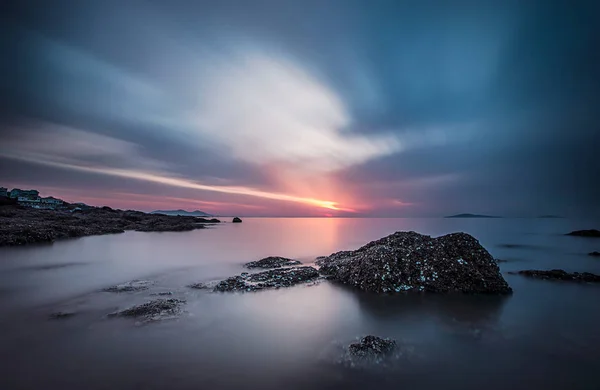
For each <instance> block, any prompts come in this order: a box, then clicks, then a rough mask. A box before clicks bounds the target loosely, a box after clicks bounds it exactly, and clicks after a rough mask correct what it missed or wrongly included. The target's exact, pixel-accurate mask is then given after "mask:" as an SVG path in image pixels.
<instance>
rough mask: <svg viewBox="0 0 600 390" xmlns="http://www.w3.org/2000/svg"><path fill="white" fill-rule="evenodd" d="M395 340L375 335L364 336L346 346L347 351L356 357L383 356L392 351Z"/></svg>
mask: <svg viewBox="0 0 600 390" xmlns="http://www.w3.org/2000/svg"><path fill="white" fill-rule="evenodd" d="M395 347H396V341H394V340H391V339H382V338H381V337H377V336H371V335H369V336H365V337H363V338H362V339H361V340H360V342H358V343H353V344H350V345H349V346H348V352H349V353H350V354H351V355H353V356H357V357H369V356H383V355H387V354H389V353H391V352H393V351H394V348H395Z"/></svg>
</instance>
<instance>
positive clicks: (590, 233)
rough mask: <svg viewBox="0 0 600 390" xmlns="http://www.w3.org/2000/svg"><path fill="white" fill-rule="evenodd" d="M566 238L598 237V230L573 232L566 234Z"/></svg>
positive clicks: (599, 235)
mask: <svg viewBox="0 0 600 390" xmlns="http://www.w3.org/2000/svg"><path fill="white" fill-rule="evenodd" d="M566 235H567V236H576V237H600V230H596V229H588V230H575V231H572V232H571V233H567V234H566Z"/></svg>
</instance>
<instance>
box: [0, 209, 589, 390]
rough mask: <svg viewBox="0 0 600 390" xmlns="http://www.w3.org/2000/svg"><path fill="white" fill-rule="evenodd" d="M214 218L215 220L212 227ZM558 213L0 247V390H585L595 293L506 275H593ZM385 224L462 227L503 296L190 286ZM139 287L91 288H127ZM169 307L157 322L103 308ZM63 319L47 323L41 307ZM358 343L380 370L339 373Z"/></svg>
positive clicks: (332, 246) (319, 249) (355, 243)
mask: <svg viewBox="0 0 600 390" xmlns="http://www.w3.org/2000/svg"><path fill="white" fill-rule="evenodd" d="M229 221H230V219H229ZM599 225H600V221H591V220H585V219H569V218H548V219H542V218H539V219H537V218H531V219H527V218H520V219H509V218H498V219H443V218H420V219H409V218H398V219H396V218H381V219H368V218H360V219H352V218H244V221H243V223H241V224H233V223H222V224H220V225H217V226H214V227H210V228H206V229H200V230H195V231H190V232H174V233H169V232H165V233H143V232H126V233H124V234H116V235H105V236H92V237H84V238H79V239H72V240H63V241H58V242H55V243H54V244H49V245H32V246H27V247H10V248H0V310H1V313H2V315H1V316H0V351H1V356H2V358H1V362H0V389H6V390H12V389H44V390H45V389H61V390H70V389H77V390H80V389H215V390H218V389H267V390H270V389H365V390H368V389H376V388H379V389H384V388H385V389H440V388H443V389H460V390H467V389H511V390H518V389H523V390H531V389H549V390H551V389H569V390H575V389H589V390H598V389H600V285H591V284H576V283H566V282H551V281H543V280H534V279H527V278H525V277H522V276H520V275H513V274H509V272H510V271H519V270H523V269H554V268H561V269H564V270H566V271H576V272H593V273H597V274H600V259H599V258H597V257H592V256H588V253H589V252H592V251H600V239H594V238H580V237H571V236H565V235H564V234H565V233H567V232H569V231H571V230H576V229H591V228H599V227H600V226H599ZM396 231H416V232H419V233H423V234H428V235H431V236H440V235H443V234H447V233H452V232H466V233H469V234H471V235H473V236H475V237H476V238H477V239H478V240H479V241H480V243H481V244H482V245H483V246H484V247H485V248H486V249H487V250H488V251H489V252H490V253H491V254H492V255H493V256H494V257H495V258H497V259H498V260H499V267H500V270H501V272H502V274H503V276H504V278H505V279H506V280H507V281H508V283H509V284H510V286H511V287H512V288H513V290H514V293H513V294H512V295H510V296H504V297H498V296H477V295H460V294H450V295H443V294H425V293H400V294H395V295H374V294H369V293H364V292H361V291H357V290H355V289H352V288H348V287H347V286H343V285H338V284H335V283H333V282H330V281H321V282H318V283H310V284H307V285H299V286H295V287H292V288H284V289H279V290H271V291H261V292H251V293H213V292H210V291H207V290H196V289H191V288H189V287H187V286H189V285H190V284H192V283H197V282H203V283H204V282H210V281H214V280H219V279H224V278H227V277H229V276H233V275H238V274H240V273H241V272H244V268H243V264H244V263H246V262H249V261H253V260H258V259H261V258H263V257H266V256H284V257H290V258H294V259H298V260H300V261H302V262H303V263H306V264H308V265H310V264H312V263H314V260H315V257H317V256H323V255H329V254H331V253H333V252H337V251H340V250H351V249H356V248H358V247H360V246H362V245H364V244H366V243H367V242H369V241H372V240H376V239H378V238H381V237H384V236H386V235H388V234H391V233H393V232H396ZM135 279H138V280H149V281H151V282H152V285H151V286H150V288H149V289H147V290H143V291H135V292H124V293H111V292H105V291H103V289H104V288H106V287H109V286H111V285H116V284H120V283H124V282H127V281H130V280H135ZM160 292H171V293H172V295H171V296H169V297H167V298H179V299H185V300H186V304H185V305H184V306H183V310H184V311H183V313H182V315H181V316H179V317H177V318H172V319H168V320H164V321H156V322H150V323H147V322H142V321H139V320H136V319H130V318H114V317H110V316H108V314H109V313H111V312H114V311H116V310H119V309H124V308H128V307H130V306H132V305H136V304H141V303H144V302H147V301H149V300H150V299H155V298H157V297H156V296H153V295H151V294H156V293H160ZM60 311H62V312H73V313H75V315H73V316H72V317H69V318H64V319H51V318H50V317H49V316H50V315H51V314H52V313H55V312H60ZM365 335H376V336H380V337H389V338H392V339H395V340H396V341H397V343H398V346H400V347H401V348H400V350H401V351H402V353H401V354H400V355H397V356H396V358H395V359H394V361H393V363H389V364H388V363H386V362H372V363H370V364H358V365H355V364H354V363H349V362H348V361H347V360H345V357H344V356H345V355H344V348H345V347H347V345H348V344H350V343H352V342H355V341H356V340H358V339H359V338H360V337H363V336H365Z"/></svg>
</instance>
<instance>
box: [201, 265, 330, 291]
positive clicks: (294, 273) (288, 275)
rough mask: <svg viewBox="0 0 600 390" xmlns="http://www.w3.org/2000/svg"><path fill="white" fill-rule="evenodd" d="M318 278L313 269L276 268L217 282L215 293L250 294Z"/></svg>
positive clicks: (317, 272) (316, 272)
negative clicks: (237, 292) (235, 292)
mask: <svg viewBox="0 0 600 390" xmlns="http://www.w3.org/2000/svg"><path fill="white" fill-rule="evenodd" d="M318 278H319V271H317V270H316V269H315V268H313V267H293V268H278V269H273V270H269V271H263V272H259V273H255V274H248V273H242V274H241V275H239V276H234V277H231V278H228V279H225V280H223V281H221V282H219V283H218V284H217V285H216V286H215V287H214V288H213V291H215V292H232V291H239V292H250V291H260V290H265V289H274V288H281V287H291V286H295V285H297V284H300V283H306V282H310V281H314V280H316V279H318Z"/></svg>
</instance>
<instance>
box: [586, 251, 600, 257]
mask: <svg viewBox="0 0 600 390" xmlns="http://www.w3.org/2000/svg"><path fill="white" fill-rule="evenodd" d="M588 256H596V257H597V256H600V252H598V251H593V252H590V253H588Z"/></svg>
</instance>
